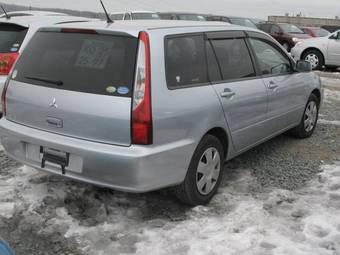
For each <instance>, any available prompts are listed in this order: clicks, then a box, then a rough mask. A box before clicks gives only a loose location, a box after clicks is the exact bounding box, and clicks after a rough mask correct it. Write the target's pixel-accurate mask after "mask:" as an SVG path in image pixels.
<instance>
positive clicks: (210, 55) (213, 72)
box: [205, 40, 223, 82]
mask: <svg viewBox="0 0 340 255" xmlns="http://www.w3.org/2000/svg"><path fill="white" fill-rule="evenodd" d="M205 42H206V50H207V63H208V75H209V80H210V81H212V82H214V81H221V80H223V79H222V76H221V72H220V67H219V66H218V62H217V59H216V56H215V52H214V50H213V48H212V46H211V43H210V41H208V40H206V41H205Z"/></svg>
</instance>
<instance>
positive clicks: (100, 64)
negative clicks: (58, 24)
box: [6, 29, 138, 146]
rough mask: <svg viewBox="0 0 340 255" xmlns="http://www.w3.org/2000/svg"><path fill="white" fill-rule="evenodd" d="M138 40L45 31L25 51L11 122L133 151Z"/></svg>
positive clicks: (12, 95) (15, 79)
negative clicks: (132, 113)
mask: <svg viewBox="0 0 340 255" xmlns="http://www.w3.org/2000/svg"><path fill="white" fill-rule="evenodd" d="M137 45H138V39H137V38H135V37H132V36H130V35H128V34H122V33H114V32H112V34H108V32H100V31H94V30H75V29H58V30H57V31H56V29H52V30H51V29H42V30H40V31H39V32H37V33H36V35H35V36H34V37H33V38H32V40H31V41H30V43H29V44H28V45H27V47H26V48H25V50H24V52H23V53H22V56H21V57H20V59H19V60H18V63H17V64H16V66H15V69H14V71H13V74H12V80H11V81H10V84H9V87H8V90H7V95H6V106H7V113H6V118H7V119H8V120H11V121H14V122H17V123H20V124H23V125H26V126H29V127H33V128H37V129H41V130H45V131H49V132H53V133H58V134H62V135H66V136H70V137H76V138H80V139H85V140H90V141H95V142H102V143H108V144H116V145H122V146H129V145H130V144H131V131H130V130H131V127H130V126H131V101H132V99H131V96H132V87H133V80H134V71H135V62H136V53H137Z"/></svg>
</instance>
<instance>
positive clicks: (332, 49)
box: [291, 30, 340, 70]
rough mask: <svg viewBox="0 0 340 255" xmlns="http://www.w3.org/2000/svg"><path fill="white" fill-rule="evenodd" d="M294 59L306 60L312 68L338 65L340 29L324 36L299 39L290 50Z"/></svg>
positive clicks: (339, 58) (339, 62)
mask: <svg viewBox="0 0 340 255" xmlns="http://www.w3.org/2000/svg"><path fill="white" fill-rule="evenodd" d="M291 55H292V57H293V58H294V59H295V60H306V61H308V62H310V63H311V65H312V69H313V70H321V69H322V68H324V67H328V68H338V67H340V30H339V31H337V32H335V33H333V34H331V35H329V36H326V37H318V38H312V39H307V40H304V41H301V42H299V43H297V44H296V45H295V47H294V48H293V49H292V50H291Z"/></svg>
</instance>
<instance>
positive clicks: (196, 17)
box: [177, 14, 206, 21]
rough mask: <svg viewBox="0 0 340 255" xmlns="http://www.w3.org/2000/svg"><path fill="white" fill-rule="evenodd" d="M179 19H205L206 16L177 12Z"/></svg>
mask: <svg viewBox="0 0 340 255" xmlns="http://www.w3.org/2000/svg"><path fill="white" fill-rule="evenodd" d="M177 16H178V19H180V20H193V21H206V18H205V17H204V16H202V15H197V14H178V15H177Z"/></svg>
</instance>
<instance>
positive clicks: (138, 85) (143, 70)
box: [131, 32, 153, 145]
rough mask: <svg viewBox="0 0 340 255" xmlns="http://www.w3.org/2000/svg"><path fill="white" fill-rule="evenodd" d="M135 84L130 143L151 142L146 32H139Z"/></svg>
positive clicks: (148, 48)
mask: <svg viewBox="0 0 340 255" xmlns="http://www.w3.org/2000/svg"><path fill="white" fill-rule="evenodd" d="M135 75H136V76H135V84H134V90H133V99H132V124H131V129H132V130H131V136H132V143H133V144H139V145H149V144H152V142H153V141H152V111H151V86H150V42H149V36H148V34H147V33H146V32H141V33H140V34H139V46H138V56H137V64H136V74H135Z"/></svg>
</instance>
